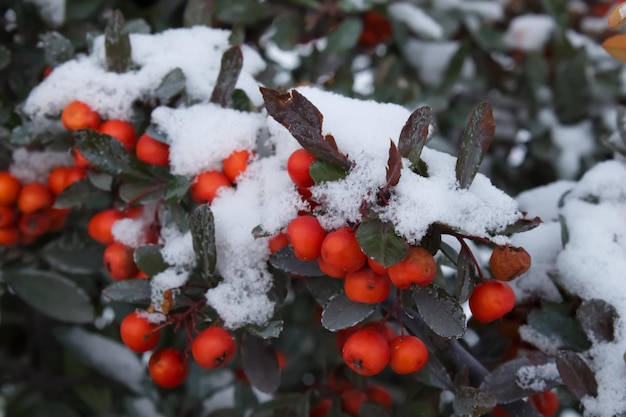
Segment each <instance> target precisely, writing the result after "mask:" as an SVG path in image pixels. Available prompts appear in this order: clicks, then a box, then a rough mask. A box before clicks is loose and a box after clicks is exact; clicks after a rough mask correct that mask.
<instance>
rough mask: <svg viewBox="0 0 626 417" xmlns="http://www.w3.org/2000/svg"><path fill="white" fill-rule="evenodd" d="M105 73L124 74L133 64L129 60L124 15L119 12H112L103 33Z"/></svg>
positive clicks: (128, 43)
mask: <svg viewBox="0 0 626 417" xmlns="http://www.w3.org/2000/svg"><path fill="white" fill-rule="evenodd" d="M104 47H105V51H106V61H107V71H112V72H117V73H124V72H126V71H128V70H129V69H130V68H131V66H132V64H133V62H132V58H131V47H130V36H129V34H128V28H127V27H126V21H125V20H124V15H122V12H120V11H119V10H115V11H113V14H112V16H111V20H109V23H108V24H107V27H106V29H105V31H104Z"/></svg>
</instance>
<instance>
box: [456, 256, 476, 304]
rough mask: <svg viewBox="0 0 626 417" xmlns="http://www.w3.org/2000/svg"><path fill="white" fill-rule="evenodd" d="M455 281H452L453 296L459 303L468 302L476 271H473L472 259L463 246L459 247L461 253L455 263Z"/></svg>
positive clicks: (472, 289)
mask: <svg viewBox="0 0 626 417" xmlns="http://www.w3.org/2000/svg"><path fill="white" fill-rule="evenodd" d="M456 267H457V270H456V279H455V280H454V296H455V297H456V298H457V300H459V302H460V303H464V302H465V301H467V300H469V297H470V296H471V295H472V292H473V291H474V284H475V282H474V281H475V277H476V271H475V269H474V258H473V257H472V254H471V253H469V251H468V249H466V247H465V246H463V247H461V252H460V253H459V257H458V259H457V263H456Z"/></svg>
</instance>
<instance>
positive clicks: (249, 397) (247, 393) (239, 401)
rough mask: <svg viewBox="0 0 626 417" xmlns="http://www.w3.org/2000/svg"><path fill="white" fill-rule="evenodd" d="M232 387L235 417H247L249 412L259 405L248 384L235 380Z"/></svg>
mask: <svg viewBox="0 0 626 417" xmlns="http://www.w3.org/2000/svg"><path fill="white" fill-rule="evenodd" d="M234 385H235V395H234V397H235V401H234V402H235V410H236V412H237V417H248V416H250V410H252V408H253V407H254V406H256V405H257V404H258V403H259V400H258V398H257V396H256V394H255V393H254V391H252V386H251V385H250V384H249V383H248V382H243V381H237V380H235V384H234Z"/></svg>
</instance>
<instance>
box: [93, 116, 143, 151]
mask: <svg viewBox="0 0 626 417" xmlns="http://www.w3.org/2000/svg"><path fill="white" fill-rule="evenodd" d="M98 132H100V133H104V134H107V135H109V136H113V137H114V138H115V139H117V140H119V141H120V142H121V143H122V145H124V147H125V148H126V150H127V151H128V152H131V151H132V150H133V149H135V144H136V143H137V133H135V128H134V127H133V125H131V124H130V123H128V122H125V121H124V120H116V119H112V120H107V121H106V122H104V123H102V124H101V125H100V128H99V129H98Z"/></svg>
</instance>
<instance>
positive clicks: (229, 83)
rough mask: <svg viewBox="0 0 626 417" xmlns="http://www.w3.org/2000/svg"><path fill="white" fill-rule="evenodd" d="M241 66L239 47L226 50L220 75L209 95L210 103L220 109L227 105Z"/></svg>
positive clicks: (241, 59)
mask: <svg viewBox="0 0 626 417" xmlns="http://www.w3.org/2000/svg"><path fill="white" fill-rule="evenodd" d="M242 66H243V55H242V53H241V48H240V47H239V46H233V47H231V48H228V49H227V50H226V52H224V55H222V64H221V66H220V73H219V75H218V76H217V80H216V81H215V87H214V88H213V93H212V94H211V103H216V104H219V105H221V106H222V107H226V106H227V105H228V101H229V99H230V97H231V95H232V94H233V91H235V85H236V84H237V79H238V78H239V74H240V73H241V67H242Z"/></svg>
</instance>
